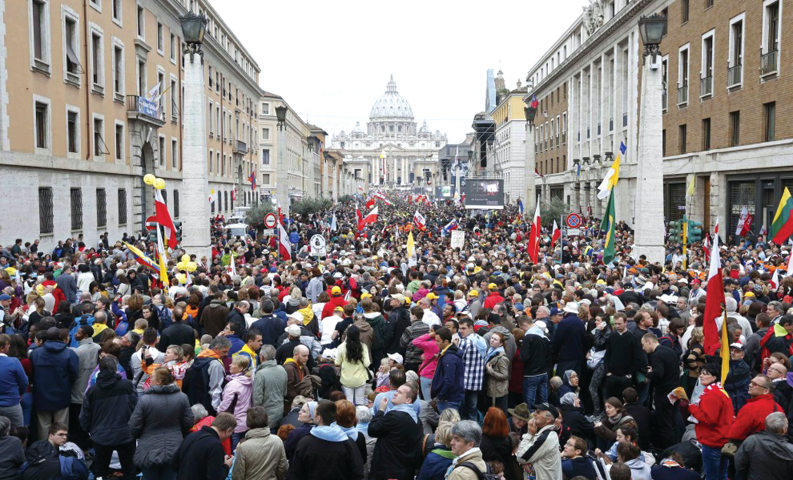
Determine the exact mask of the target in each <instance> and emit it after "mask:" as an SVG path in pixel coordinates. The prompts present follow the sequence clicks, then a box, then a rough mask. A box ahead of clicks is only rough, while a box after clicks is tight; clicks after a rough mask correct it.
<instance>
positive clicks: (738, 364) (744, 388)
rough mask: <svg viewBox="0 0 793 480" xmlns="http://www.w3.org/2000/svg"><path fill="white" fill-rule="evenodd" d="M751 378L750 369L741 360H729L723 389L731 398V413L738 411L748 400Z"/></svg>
mask: <svg viewBox="0 0 793 480" xmlns="http://www.w3.org/2000/svg"><path fill="white" fill-rule="evenodd" d="M751 380H752V371H751V370H750V369H749V365H748V364H747V363H746V362H745V361H743V360H730V373H728V374H727V379H726V380H725V381H724V389H725V390H727V393H728V394H729V395H730V400H732V408H733V413H738V410H740V409H741V407H743V406H744V405H745V404H746V401H747V400H749V382H750V381H751Z"/></svg>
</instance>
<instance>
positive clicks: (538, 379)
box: [523, 373, 548, 411]
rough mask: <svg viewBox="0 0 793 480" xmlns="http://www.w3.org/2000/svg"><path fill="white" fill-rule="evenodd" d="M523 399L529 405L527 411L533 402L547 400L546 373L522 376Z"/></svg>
mask: <svg viewBox="0 0 793 480" xmlns="http://www.w3.org/2000/svg"><path fill="white" fill-rule="evenodd" d="M523 399H524V400H525V401H526V404H528V406H529V411H531V410H532V407H533V406H534V404H535V403H542V402H547V401H548V374H547V373H541V374H539V375H532V376H530V377H523Z"/></svg>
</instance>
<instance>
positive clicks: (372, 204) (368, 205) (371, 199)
mask: <svg viewBox="0 0 793 480" xmlns="http://www.w3.org/2000/svg"><path fill="white" fill-rule="evenodd" d="M365 207H366V208H367V209H371V208H372V207H374V197H372V198H370V199H369V200H367V201H366V205H365Z"/></svg>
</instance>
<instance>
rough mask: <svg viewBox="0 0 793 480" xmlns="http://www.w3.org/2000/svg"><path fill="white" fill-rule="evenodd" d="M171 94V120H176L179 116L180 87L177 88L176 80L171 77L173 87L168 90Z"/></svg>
mask: <svg viewBox="0 0 793 480" xmlns="http://www.w3.org/2000/svg"><path fill="white" fill-rule="evenodd" d="M168 91H169V92H170V93H169V94H170V95H171V121H173V122H175V121H176V119H177V118H178V117H179V97H178V96H177V93H178V92H179V89H178V88H176V80H175V79H173V78H171V87H170V88H169V90H168Z"/></svg>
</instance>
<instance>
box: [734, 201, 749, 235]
mask: <svg viewBox="0 0 793 480" xmlns="http://www.w3.org/2000/svg"><path fill="white" fill-rule="evenodd" d="M751 225H752V215H751V214H750V213H749V209H747V208H746V207H743V208H742V209H741V215H740V217H738V225H737V226H736V227H735V234H736V235H740V236H741V237H745V236H746V234H747V233H749V230H750V228H751Z"/></svg>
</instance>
